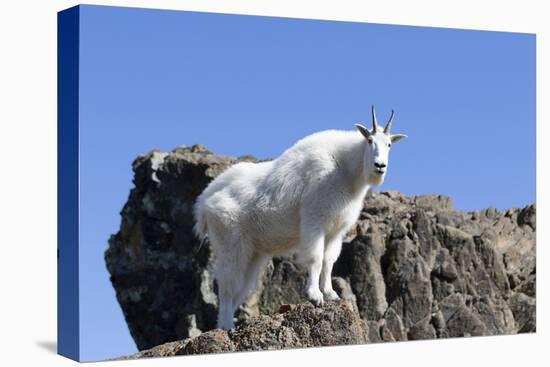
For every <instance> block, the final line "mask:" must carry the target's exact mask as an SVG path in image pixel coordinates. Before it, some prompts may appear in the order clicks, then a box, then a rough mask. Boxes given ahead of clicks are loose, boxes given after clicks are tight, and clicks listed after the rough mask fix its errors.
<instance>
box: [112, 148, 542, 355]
mask: <svg viewBox="0 0 550 367" xmlns="http://www.w3.org/2000/svg"><path fill="white" fill-rule="evenodd" d="M239 161H252V162H254V161H256V160H255V159H254V158H253V157H251V156H242V157H239V158H231V157H221V156H218V155H215V154H213V153H212V152H210V151H209V150H208V149H206V148H205V147H204V146H201V145H195V146H193V147H191V148H186V147H180V148H177V149H175V150H174V151H172V152H170V153H163V152H159V151H152V152H150V153H148V154H146V155H143V156H140V157H138V158H137V159H136V160H135V161H134V163H133V170H134V185H135V187H134V188H133V189H132V190H131V192H130V196H129V198H128V201H127V203H126V204H125V206H124V208H123V209H122V211H121V225H120V230H119V231H118V232H117V233H116V234H114V235H113V236H111V238H110V239H109V247H108V249H107V251H106V253H105V261H106V265H107V269H108V271H109V273H110V274H111V282H112V284H113V286H114V288H115V290H116V295H117V299H118V301H119V303H120V305H121V308H122V311H123V312H124V316H125V318H126V321H127V323H128V327H129V329H130V333H131V335H132V337H133V338H134V340H135V342H136V345H137V346H138V348H139V349H140V350H144V351H143V352H141V353H142V354H140V355H141V356H144V357H145V356H151V355H174V354H197V353H218V352H228V351H238V350H260V349H280V348H287V347H290V348H291V347H303V346H318V345H333V344H347V343H364V342H382V341H398V340H413V339H430V338H434V337H438V338H444V337H456V336H475V335H497V334H510V333H517V332H534V331H535V330H536V302H535V296H536V291H535V289H536V287H535V285H536V265H535V264H536V262H535V259H536V245H535V238H536V236H535V229H536V208H535V206H534V205H530V206H527V207H525V208H523V209H518V208H512V209H509V210H506V211H498V210H495V209H493V208H489V209H485V210H480V211H475V212H461V211H458V210H455V209H454V208H453V204H452V200H451V199H450V198H448V197H445V196H441V195H423V196H416V197H407V196H404V195H402V194H401V193H398V192H381V193H370V194H369V195H368V196H367V198H366V199H365V203H364V208H363V210H362V212H361V214H360V218H359V220H358V221H357V223H356V225H355V226H354V227H353V228H352V229H351V230H350V232H349V233H348V234H347V236H346V237H345V243H344V246H343V249H342V253H341V255H340V258H339V259H338V261H337V263H336V264H335V268H334V271H333V275H334V278H333V285H334V288H335V290H336V291H337V292H338V294H339V295H340V296H341V297H342V298H343V299H344V301H342V302H341V303H338V302H334V303H333V302H329V304H328V305H327V306H325V307H324V308H322V309H319V308H315V307H313V306H312V305H311V304H310V303H309V302H307V300H306V298H305V293H304V285H305V280H306V272H305V270H304V269H302V268H300V267H298V266H297V265H295V263H294V262H293V261H292V259H291V258H275V259H273V261H271V262H270V263H269V265H268V266H267V268H266V270H265V272H264V274H263V275H262V278H261V280H260V287H259V290H258V292H257V293H256V294H255V295H253V296H252V297H251V299H250V300H249V301H248V302H247V304H245V305H243V306H242V307H241V308H240V310H239V312H238V313H237V315H236V317H237V320H238V321H237V329H235V330H234V331H231V332H229V333H226V332H222V331H219V330H212V329H213V328H214V327H215V322H216V309H217V296H216V293H217V288H216V284H215V280H214V277H213V275H212V270H211V261H212V254H211V253H210V249H209V244H208V241H207V242H206V243H205V244H204V245H203V246H202V247H200V246H199V241H198V240H197V239H196V238H195V237H194V235H193V233H192V226H193V216H192V207H193V204H194V201H195V198H196V197H197V196H198V195H199V194H200V193H201V192H202V190H203V189H204V188H205V187H206V185H207V184H208V183H209V182H210V181H211V180H212V179H213V178H214V177H216V176H217V175H219V174H220V173H221V172H223V171H224V170H225V169H227V168H228V167H230V166H231V165H233V164H235V163H236V162H239ZM282 304H283V305H285V304H292V305H295V306H285V307H286V308H287V309H288V310H287V311H286V312H284V313H280V312H278V311H279V310H280V309H281V305H282ZM296 305H297V306H296ZM337 305H338V306H337ZM342 305H345V306H342ZM344 316H345V317H344ZM209 330H211V331H209ZM166 343H168V344H166ZM151 348H153V349H151Z"/></svg>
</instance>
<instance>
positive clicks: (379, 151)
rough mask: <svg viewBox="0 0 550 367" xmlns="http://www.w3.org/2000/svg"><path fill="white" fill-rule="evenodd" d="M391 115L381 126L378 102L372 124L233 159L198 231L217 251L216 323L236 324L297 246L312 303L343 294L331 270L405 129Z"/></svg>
mask: <svg viewBox="0 0 550 367" xmlns="http://www.w3.org/2000/svg"><path fill="white" fill-rule="evenodd" d="M392 117H393V113H392ZM391 120H392V118H390V121H389V122H388V124H387V126H386V129H384V130H382V128H381V127H380V126H378V125H377V123H376V117H375V114H374V108H373V129H372V130H368V129H367V128H365V127H364V126H362V125H356V126H357V129H358V130H359V132H357V131H336V130H329V131H322V132H318V133H315V134H313V135H310V136H307V137H305V138H303V139H302V140H300V141H298V142H297V143H296V144H295V145H294V146H292V147H291V148H290V149H288V150H286V151H285V152H284V153H283V154H282V155H281V156H280V157H279V158H277V159H275V160H273V161H270V162H260V163H248V162H246V163H245V162H242V163H238V164H236V165H234V166H232V167H231V168H229V169H227V170H226V171H225V172H223V173H222V174H221V175H219V176H218V177H217V178H216V179H215V180H213V181H212V182H211V183H210V184H209V185H208V187H207V188H206V189H205V190H204V192H203V193H202V194H201V195H200V196H199V197H198V198H197V201H196V204H195V208H194V209H195V218H196V224H195V232H196V234H197V236H199V237H200V238H201V239H204V238H205V236H207V235H208V238H209V241H210V244H211V246H212V249H213V251H214V255H215V260H214V272H215V277H216V280H217V283H218V298H219V311H218V312H219V313H218V327H219V328H222V329H230V328H232V327H233V326H234V324H233V315H234V312H235V310H236V309H237V308H238V307H239V306H240V305H241V304H242V303H243V302H245V301H246V299H247V298H248V297H249V296H250V295H251V294H252V293H253V292H254V291H255V289H256V288H257V283H258V279H259V276H260V274H261V272H262V271H263V269H264V268H265V266H266V263H267V262H268V261H269V259H270V258H271V257H272V256H278V255H288V254H295V255H296V259H297V260H298V261H299V262H300V263H302V264H304V265H305V266H307V268H308V272H309V278H308V282H307V285H306V294H307V297H308V299H310V300H311V301H312V302H313V303H314V304H316V305H321V304H322V303H323V301H324V300H334V299H337V298H338V295H337V294H336V292H335V291H334V290H333V289H332V280H331V272H332V267H333V264H334V262H335V261H336V259H337V258H338V256H339V254H340V250H341V246H342V238H343V237H344V235H345V234H346V232H347V231H348V230H349V229H350V228H351V227H352V225H353V224H354V223H355V221H356V220H357V218H358V216H359V213H360V210H361V208H362V205H363V200H364V197H365V195H366V193H367V191H368V190H369V188H371V187H372V186H375V185H380V184H381V183H382V182H383V181H384V177H385V174H386V168H387V164H388V153H389V150H390V145H391V143H392V142H395V141H398V140H400V139H402V138H404V137H405V135H400V134H398V135H390V133H389V127H390V126H391Z"/></svg>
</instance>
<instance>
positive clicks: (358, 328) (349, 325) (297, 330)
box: [122, 301, 368, 359]
mask: <svg viewBox="0 0 550 367" xmlns="http://www.w3.org/2000/svg"><path fill="white" fill-rule="evenodd" d="M367 342H368V327H367V324H366V323H365V321H363V320H362V319H361V318H360V317H359V315H358V314H357V312H356V310H355V309H354V306H353V304H352V302H350V301H331V302H327V303H326V304H325V305H324V306H323V307H314V306H313V305H311V304H309V303H304V304H300V305H284V306H283V307H281V309H280V310H279V311H278V312H276V313H274V314H272V315H270V316H266V315H260V316H253V317H250V318H249V319H247V320H246V321H244V322H243V323H241V324H240V325H239V326H238V327H237V328H235V329H233V330H230V331H223V330H219V329H215V330H210V331H207V332H204V333H202V334H200V335H199V336H196V337H193V338H188V339H185V340H182V341H177V342H171V343H166V344H164V345H161V346H157V347H154V348H152V349H149V350H145V351H141V352H139V353H137V354H134V355H131V356H128V357H123V358H122V359H131V358H148V357H164V356H169V355H187V354H205V353H225V352H240V351H255V350H276V349H288V348H306V347H321V346H329V345H352V344H364V343H367Z"/></svg>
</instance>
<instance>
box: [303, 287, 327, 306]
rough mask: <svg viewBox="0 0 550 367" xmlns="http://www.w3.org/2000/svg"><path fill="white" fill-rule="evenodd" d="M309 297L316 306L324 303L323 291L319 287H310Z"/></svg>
mask: <svg viewBox="0 0 550 367" xmlns="http://www.w3.org/2000/svg"><path fill="white" fill-rule="evenodd" d="M307 298H308V299H309V301H310V302H311V303H313V304H314V305H315V306H322V305H323V304H324V297H323V293H322V292H321V291H320V290H319V289H311V290H309V289H308V291H307Z"/></svg>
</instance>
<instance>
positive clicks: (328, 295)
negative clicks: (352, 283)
mask: <svg viewBox="0 0 550 367" xmlns="http://www.w3.org/2000/svg"><path fill="white" fill-rule="evenodd" d="M323 295H324V298H325V300H327V301H338V300H339V299H340V297H339V296H338V293H336V292H335V291H334V289H330V290H328V291H324V292H323Z"/></svg>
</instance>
